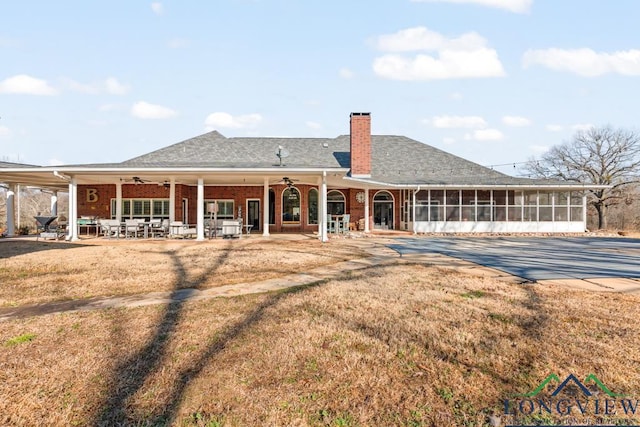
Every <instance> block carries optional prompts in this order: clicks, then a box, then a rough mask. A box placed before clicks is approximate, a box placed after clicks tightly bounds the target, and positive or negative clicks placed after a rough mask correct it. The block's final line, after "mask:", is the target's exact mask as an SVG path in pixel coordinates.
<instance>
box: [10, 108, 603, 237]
mask: <svg viewBox="0 0 640 427" xmlns="http://www.w3.org/2000/svg"><path fill="white" fill-rule="evenodd" d="M0 182H4V183H6V184H7V185H8V188H9V191H8V205H9V204H13V196H12V192H13V190H12V189H13V188H15V185H17V184H21V185H32V186H39V187H42V188H49V189H52V190H54V191H56V190H57V191H68V192H69V205H70V209H69V213H68V218H69V220H70V223H75V222H76V221H77V219H78V218H80V217H94V218H111V219H118V220H121V221H122V220H124V219H128V218H145V219H159V218H161V219H168V220H169V221H172V222H173V221H182V222H183V223H188V224H193V225H194V226H195V228H196V230H197V238H198V239H203V238H204V220H205V219H207V218H208V217H209V216H210V215H211V213H210V212H209V210H210V206H212V203H213V202H216V206H217V216H218V218H230V219H231V218H236V219H237V218H242V221H243V223H244V224H245V225H251V226H252V228H253V230H252V231H253V233H261V234H262V235H265V236H266V235H269V234H270V233H279V232H308V233H311V232H315V233H317V234H318V236H319V238H320V239H322V240H325V239H327V224H328V221H329V218H330V216H331V215H343V214H348V215H349V216H350V219H349V221H350V222H351V223H352V227H356V228H360V229H361V230H362V231H364V232H370V231H375V230H407V231H413V232H414V233H423V232H448V233H455V232H516V233H517V232H582V231H584V230H585V228H586V196H585V192H584V190H585V189H586V188H587V187H585V185H583V184H578V183H568V182H558V181H547V180H533V179H527V178H515V177H512V176H508V175H505V174H502V173H499V172H497V171H494V170H492V169H490V168H486V167H483V166H480V165H478V164H476V163H473V162H470V161H467V160H465V159H462V158H460V157H457V156H454V155H452V154H450V153H447V152H444V151H442V150H439V149H436V148H434V147H431V146H429V145H426V144H423V143H421V142H418V141H415V140H412V139H410V138H407V137H404V136H391V135H371V116H370V114H369V113H352V114H351V117H350V134H349V135H342V136H339V137H337V138H260V137H251V138H226V137H224V136H223V135H221V134H220V133H218V132H217V131H212V132H209V133H206V134H203V135H200V136H196V137H194V138H191V139H188V140H185V141H182V142H179V143H177V144H173V145H170V146H168V147H164V148H161V149H159V150H156V151H153V152H151V153H148V154H144V155H142V156H139V157H135V158H133V159H129V160H126V161H123V162H121V163H112V164H88V165H73V166H56V167H39V166H29V165H16V164H11V163H0ZM589 188H591V187H589ZM7 211H8V212H9V209H8V210H7ZM7 219H8V220H9V215H8V218H7ZM7 222H8V223H9V225H11V224H10V222H9V221H7ZM77 233H78V231H77V229H76V227H71V228H70V231H69V236H68V237H69V239H71V240H75V239H76V238H77V237H78V236H77ZM10 234H11V233H10Z"/></svg>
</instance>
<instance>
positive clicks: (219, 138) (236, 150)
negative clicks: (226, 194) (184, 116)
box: [119, 131, 548, 185]
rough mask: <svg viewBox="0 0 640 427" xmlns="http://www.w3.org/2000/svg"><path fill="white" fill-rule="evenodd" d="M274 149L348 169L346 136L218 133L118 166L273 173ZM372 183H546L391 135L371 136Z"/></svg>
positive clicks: (293, 163)
mask: <svg viewBox="0 0 640 427" xmlns="http://www.w3.org/2000/svg"><path fill="white" fill-rule="evenodd" d="M278 146H282V147H284V148H285V149H286V150H287V151H288V152H289V156H288V157H287V158H285V159H284V160H283V162H284V164H285V168H344V169H349V168H350V167H351V159H350V140H349V136H348V135H342V136H339V137H337V138H260V137H257V138H226V137H224V136H223V135H221V134H220V133H219V132H217V131H213V132H209V133H206V134H204V135H200V136H197V137H195V138H191V139H187V140H186V141H182V142H179V143H177V144H173V145H170V146H168V147H165V148H161V149H159V150H156V151H153V152H151V153H148V154H144V155H142V156H139V157H135V158H133V159H130V160H126V161H124V162H122V163H120V164H119V166H121V167H142V168H144V167H211V168H216V167H220V168H272V167H277V166H278V165H279V160H278V158H277V156H276V151H277V149H278ZM371 151H372V171H371V178H370V180H371V181H375V182H381V183H388V184H398V185H401V184H410V185H421V184H424V185H473V184H480V185H482V184H485V185H514V184H516V185H517V184H523V185H526V184H535V183H541V182H543V183H548V182H547V181H540V180H530V179H527V178H515V177H511V176H508V175H505V174H502V173H500V172H497V171H494V170H492V169H490V168H487V167H484V166H481V165H479V164H477V163H473V162H470V161H468V160H465V159H463V158H461V157H458V156H455V155H453V154H450V153H447V152H446V151H443V150H440V149H437V148H435V147H432V146H430V145H427V144H424V143H421V142H419V141H416V140H413V139H411V138H407V137H404V136H393V135H372V137H371Z"/></svg>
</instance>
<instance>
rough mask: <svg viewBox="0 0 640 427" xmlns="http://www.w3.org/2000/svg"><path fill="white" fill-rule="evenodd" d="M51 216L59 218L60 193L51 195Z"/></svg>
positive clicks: (54, 192) (55, 191)
mask: <svg viewBox="0 0 640 427" xmlns="http://www.w3.org/2000/svg"><path fill="white" fill-rule="evenodd" d="M51 216H58V191H57V190H54V191H53V193H52V194H51Z"/></svg>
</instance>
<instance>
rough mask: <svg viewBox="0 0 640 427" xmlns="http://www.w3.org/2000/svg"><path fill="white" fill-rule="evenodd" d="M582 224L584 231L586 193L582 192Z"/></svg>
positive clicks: (585, 222) (585, 224) (585, 223)
mask: <svg viewBox="0 0 640 427" xmlns="http://www.w3.org/2000/svg"><path fill="white" fill-rule="evenodd" d="M582 224H583V227H584V229H585V231H586V230H587V193H583V194H582Z"/></svg>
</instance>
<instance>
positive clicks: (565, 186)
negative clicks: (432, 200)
mask: <svg viewBox="0 0 640 427" xmlns="http://www.w3.org/2000/svg"><path fill="white" fill-rule="evenodd" d="M343 179H344V180H348V181H353V182H357V183H362V184H366V185H367V186H368V187H388V188H398V189H416V188H419V189H422V190H439V189H448V188H451V189H458V190H459V189H465V188H468V189H487V190H491V189H497V188H498V189H521V190H524V189H530V190H538V189H541V188H544V189H561V190H567V189H575V190H590V189H591V190H604V189H607V188H611V185H601V184H584V183H582V184H391V183H387V182H381V181H371V180H364V179H358V178H351V177H344V178H343Z"/></svg>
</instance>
